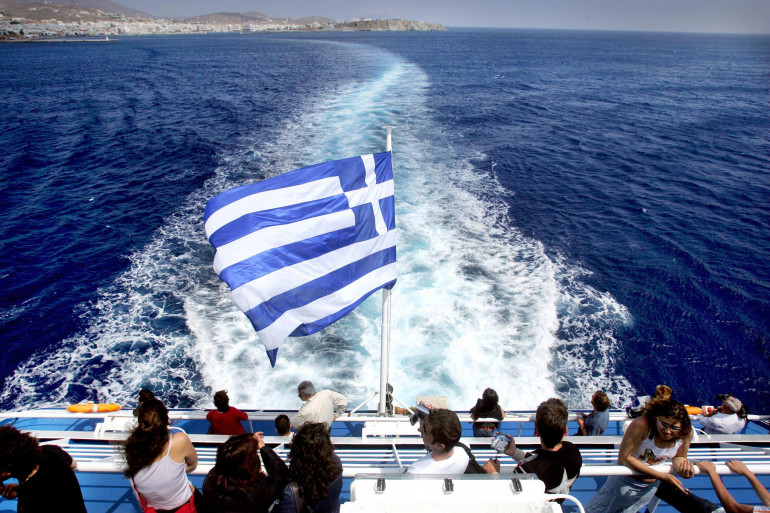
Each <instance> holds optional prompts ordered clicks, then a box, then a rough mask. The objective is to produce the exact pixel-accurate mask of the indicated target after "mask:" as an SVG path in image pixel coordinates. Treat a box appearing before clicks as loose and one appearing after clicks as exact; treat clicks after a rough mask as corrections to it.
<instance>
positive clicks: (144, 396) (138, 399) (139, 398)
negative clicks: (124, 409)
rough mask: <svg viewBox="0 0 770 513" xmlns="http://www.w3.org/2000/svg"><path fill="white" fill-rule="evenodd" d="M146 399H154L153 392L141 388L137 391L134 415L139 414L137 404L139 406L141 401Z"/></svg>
mask: <svg viewBox="0 0 770 513" xmlns="http://www.w3.org/2000/svg"><path fill="white" fill-rule="evenodd" d="M147 399H155V394H153V393H152V390H147V389H146V388H143V389H141V390H140V391H139V394H138V395H137V397H136V403H137V406H136V408H134V417H136V416H137V415H138V414H139V406H141V405H142V403H143V402H145V401H146V400H147Z"/></svg>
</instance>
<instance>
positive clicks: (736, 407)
mask: <svg viewBox="0 0 770 513" xmlns="http://www.w3.org/2000/svg"><path fill="white" fill-rule="evenodd" d="M741 408H743V403H741V402H740V401H739V400H738V399H737V398H735V397H732V396H730V397H725V398H724V400H723V401H722V406H720V407H719V408H717V409H715V410H714V411H713V412H711V414H705V413H703V414H701V419H700V423H701V424H702V425H703V431H704V432H706V433H708V434H710V435H719V434H722V435H732V434H733V433H737V432H738V431H740V430H741V429H743V428H744V426H745V425H746V421H745V420H744V419H743V418H741V417H740V415H738V412H740V411H741Z"/></svg>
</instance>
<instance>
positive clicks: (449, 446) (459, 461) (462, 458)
mask: <svg viewBox="0 0 770 513" xmlns="http://www.w3.org/2000/svg"><path fill="white" fill-rule="evenodd" d="M419 431H420V436H421V437H422V441H423V442H424V443H425V448H426V449H428V454H426V455H425V456H423V457H422V458H420V459H419V460H417V461H415V462H414V463H412V464H411V465H410V466H409V467H408V468H407V469H406V472H407V474H464V473H465V470H466V468H467V467H468V462H469V461H470V458H469V456H468V454H467V453H466V451H465V450H462V449H461V448H456V447H455V446H456V445H457V444H458V443H459V442H460V436H461V435H462V427H461V426H460V419H459V418H458V417H457V414H456V413H455V412H453V411H451V410H446V409H443V408H436V409H433V410H430V413H429V414H428V416H427V417H425V419H424V420H423V419H420V427H419Z"/></svg>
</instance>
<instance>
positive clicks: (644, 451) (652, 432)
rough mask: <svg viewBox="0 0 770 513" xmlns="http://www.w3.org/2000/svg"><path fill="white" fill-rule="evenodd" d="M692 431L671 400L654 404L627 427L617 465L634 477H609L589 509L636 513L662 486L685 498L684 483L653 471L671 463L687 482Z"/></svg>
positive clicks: (678, 405) (691, 470)
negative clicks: (631, 472) (676, 491)
mask: <svg viewBox="0 0 770 513" xmlns="http://www.w3.org/2000/svg"><path fill="white" fill-rule="evenodd" d="M692 436H693V430H692V424H691V423H690V416H689V415H688V414H687V409H686V408H685V406H684V405H683V404H682V403H680V402H679V401H674V400H672V399H666V400H660V401H652V402H651V403H649V404H648V405H647V408H646V410H645V412H644V414H643V415H642V416H641V417H638V418H636V419H635V420H634V421H633V422H631V424H630V425H629V426H628V429H627V430H626V432H625V434H624V435H623V440H622V442H621V443H620V450H619V451H618V464H620V465H625V466H627V467H628V468H630V469H631V470H633V471H634V473H635V475H633V476H610V477H609V478H608V479H607V482H606V483H605V484H604V486H602V488H601V489H600V490H599V491H598V492H597V493H596V495H595V496H594V497H593V498H592V499H591V501H590V502H589V503H588V504H587V505H586V511H591V512H594V513H636V512H637V511H639V510H640V509H642V508H643V507H644V506H645V505H646V504H647V503H648V502H649V501H650V500H651V499H652V497H653V496H654V495H655V492H656V490H657V489H658V487H659V485H660V484H661V483H666V485H667V486H670V487H672V488H673V489H675V490H678V491H679V492H681V493H683V494H687V493H688V492H687V491H686V490H685V488H684V486H683V485H682V482H681V481H680V480H679V478H677V477H676V476H674V475H673V474H669V473H667V472H661V471H659V470H657V469H656V468H654V467H653V465H657V464H659V463H665V462H668V461H670V462H671V463H672V465H673V467H674V469H675V470H676V472H677V473H678V474H679V476H680V477H683V478H685V479H689V478H691V477H692V476H693V475H694V473H695V471H694V467H693V464H692V463H691V462H690V461H688V459H687V451H688V450H689V448H690V441H691V440H692Z"/></svg>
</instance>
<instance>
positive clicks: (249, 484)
mask: <svg viewBox="0 0 770 513" xmlns="http://www.w3.org/2000/svg"><path fill="white" fill-rule="evenodd" d="M260 454H261V455H262V461H264V462H265V468H266V469H267V471H268V475H267V476H266V475H265V474H264V473H263V472H262V470H261V468H260V467H261V465H262V463H261V462H260V458H259V456H260ZM288 482H289V468H288V467H287V466H286V463H284V462H283V460H282V459H281V457H280V456H278V455H277V454H276V453H275V452H274V451H273V450H272V449H271V448H270V447H268V446H266V445H265V441H264V438H263V436H262V433H261V432H259V433H254V434H253V435H252V434H243V435H234V436H232V437H230V438H229V439H228V440H227V441H226V442H225V443H224V444H222V445H220V446H219V448H218V449H217V461H216V464H215V465H214V468H212V469H211V470H210V471H209V473H208V475H207V476H206V479H205V480H204V481H203V496H204V497H205V498H206V503H207V504H208V507H209V511H211V512H212V513H220V512H221V513H225V512H229V511H248V512H249V513H266V512H267V511H268V510H269V509H270V506H272V504H273V503H274V502H275V501H276V500H277V499H279V498H280V497H281V494H282V493H283V489H284V487H285V486H286V483H288Z"/></svg>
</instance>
